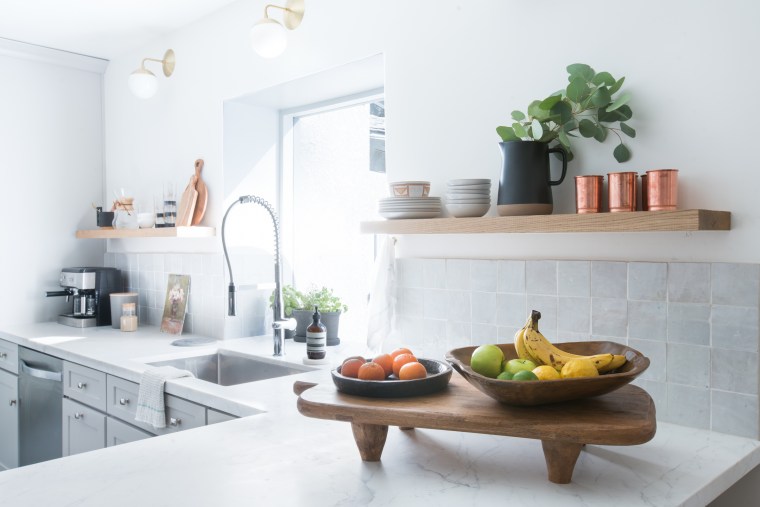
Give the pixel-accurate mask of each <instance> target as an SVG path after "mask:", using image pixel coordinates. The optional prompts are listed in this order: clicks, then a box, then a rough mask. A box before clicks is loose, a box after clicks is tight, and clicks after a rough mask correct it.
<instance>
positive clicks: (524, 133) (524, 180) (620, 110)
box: [496, 63, 636, 215]
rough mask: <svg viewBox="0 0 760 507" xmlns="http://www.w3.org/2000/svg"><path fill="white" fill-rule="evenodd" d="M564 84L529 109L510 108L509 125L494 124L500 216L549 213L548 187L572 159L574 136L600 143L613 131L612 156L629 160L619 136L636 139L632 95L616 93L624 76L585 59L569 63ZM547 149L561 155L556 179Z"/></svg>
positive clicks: (550, 203)
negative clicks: (499, 160) (498, 158)
mask: <svg viewBox="0 0 760 507" xmlns="http://www.w3.org/2000/svg"><path fill="white" fill-rule="evenodd" d="M567 72H568V85H567V86H566V87H565V88H563V89H561V90H559V91H557V92H554V93H553V94H551V95H549V96H548V97H547V98H545V99H543V100H534V101H533V102H531V103H530V105H529V106H528V109H527V112H522V111H512V123H511V125H502V126H499V127H497V128H496V132H497V134H499V136H500V137H501V139H502V142H501V143H499V145H500V147H501V150H502V157H503V166H502V174H501V179H500V181H499V198H498V210H499V214H501V215H526V214H550V213H551V212H552V210H553V202H552V197H551V186H553V185H559V184H560V183H562V180H563V179H564V177H565V172H566V169H567V162H569V161H571V160H572V159H573V146H572V141H571V140H572V139H573V138H578V134H580V136H581V137H585V138H594V139H595V140H596V141H598V142H600V143H603V142H605V141H606V140H607V137H608V136H609V135H610V134H612V135H614V136H616V137H617V141H618V144H617V146H616V147H615V149H614V150H613V152H612V154H613V156H614V157H615V160H617V161H618V162H626V161H627V160H629V159H630V158H631V151H630V149H629V148H628V146H626V144H625V142H624V138H623V136H627V137H631V138H633V137H636V131H635V130H634V129H633V128H632V127H631V126H629V125H628V124H627V123H626V122H627V121H628V120H630V119H631V117H632V116H633V111H632V110H631V108H630V106H629V105H628V102H629V101H630V98H631V96H630V94H628V93H620V94H619V95H617V96H615V95H616V94H617V93H618V92H620V89H621V87H622V86H623V82H624V81H625V78H620V79H615V78H614V77H613V76H612V75H611V74H610V73H609V72H596V71H595V70H594V69H592V68H591V67H590V66H588V65H586V64H583V63H575V64H572V65H569V66H568V67H567ZM549 153H555V154H557V155H558V156H559V157H560V158H561V159H562V173H561V176H560V178H559V179H557V180H552V179H551V176H550V175H549Z"/></svg>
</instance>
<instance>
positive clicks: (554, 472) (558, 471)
mask: <svg viewBox="0 0 760 507" xmlns="http://www.w3.org/2000/svg"><path fill="white" fill-rule="evenodd" d="M541 446H542V447H543V448H544V459H546V471H547V472H548V476H549V481H550V482H553V483H555V484H568V483H569V482H570V480H571V479H572V478H573V469H574V468H575V462H576V461H578V455H579V454H580V453H581V449H582V448H583V444H576V443H573V442H559V441H555V440H542V441H541Z"/></svg>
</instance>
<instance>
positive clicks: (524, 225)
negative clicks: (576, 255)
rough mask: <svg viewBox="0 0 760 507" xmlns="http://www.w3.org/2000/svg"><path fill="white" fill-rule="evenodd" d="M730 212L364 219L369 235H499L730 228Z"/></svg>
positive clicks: (700, 211) (717, 229)
mask: <svg viewBox="0 0 760 507" xmlns="http://www.w3.org/2000/svg"><path fill="white" fill-rule="evenodd" d="M730 229H731V212H730V211H712V210H704V209H689V210H677V211H636V212H630V213H590V214H584V215H577V214H566V215H530V216H519V217H501V216H498V217H492V216H488V217H480V218H426V219H419V218H418V219H407V220H378V221H372V222H362V223H361V232H363V233H368V234H498V233H530V232H534V233H546V232H652V231H660V232H668V231H669V232H680V231H728V230H730Z"/></svg>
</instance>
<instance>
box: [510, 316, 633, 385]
mask: <svg viewBox="0 0 760 507" xmlns="http://www.w3.org/2000/svg"><path fill="white" fill-rule="evenodd" d="M540 318H541V313H540V312H537V311H536V310H533V311H532V312H531V314H530V316H529V317H528V320H527V322H525V325H524V326H523V327H522V329H519V330H518V331H517V332H516V333H515V350H516V351H517V356H518V357H519V358H520V359H530V360H531V361H533V362H534V363H536V364H538V365H541V364H546V365H549V366H551V367H553V368H554V369H555V370H557V371H561V370H562V367H563V366H564V365H565V363H567V362H568V361H570V360H571V359H579V358H584V359H588V360H590V361H591V362H592V363H594V366H596V369H597V371H598V372H599V373H607V372H610V371H612V370H616V369H618V368H620V367H621V366H623V365H624V364H625V362H626V359H625V356H623V355H619V354H594V355H593V356H579V355H577V354H571V353H569V352H565V351H564V350H561V349H558V348H557V347H555V346H554V345H552V343H551V342H550V341H549V340H547V339H546V337H545V336H544V335H542V334H541V332H540V331H539V330H538V319H540ZM592 371H593V370H592Z"/></svg>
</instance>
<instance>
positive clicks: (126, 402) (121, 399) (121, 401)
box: [119, 398, 129, 405]
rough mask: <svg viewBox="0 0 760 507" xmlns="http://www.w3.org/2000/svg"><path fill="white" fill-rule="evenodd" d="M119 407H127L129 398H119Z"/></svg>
mask: <svg viewBox="0 0 760 507" xmlns="http://www.w3.org/2000/svg"><path fill="white" fill-rule="evenodd" d="M119 405H129V398H119Z"/></svg>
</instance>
